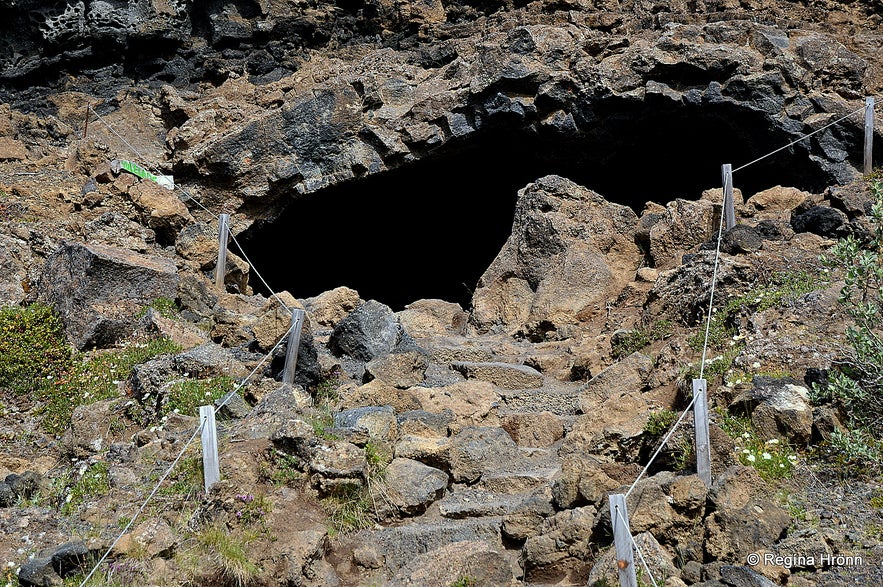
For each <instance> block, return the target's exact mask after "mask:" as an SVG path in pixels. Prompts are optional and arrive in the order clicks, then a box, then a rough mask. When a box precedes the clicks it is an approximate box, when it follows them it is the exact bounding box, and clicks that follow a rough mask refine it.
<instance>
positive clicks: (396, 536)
mask: <svg viewBox="0 0 883 587" xmlns="http://www.w3.org/2000/svg"><path fill="white" fill-rule="evenodd" d="M502 523H503V518H502V517H499V516H490V517H482V518H470V519H465V520H448V519H441V520H432V521H420V522H412V523H409V524H407V525H404V526H396V527H393V528H382V529H378V530H364V531H362V532H359V533H358V534H357V535H355V536H354V541H353V542H354V543H355V544H361V545H366V546H368V545H370V548H373V549H375V550H376V552H377V553H378V555H380V556H382V558H383V566H384V567H385V569H386V570H387V571H395V570H397V569H399V568H401V567H403V566H405V564H406V563H408V562H409V561H411V560H413V559H414V558H416V557H417V556H419V555H421V554H424V553H426V552H429V551H431V550H435V549H437V548H441V547H442V546H446V545H448V544H453V543H454V542H461V541H464V540H480V541H482V542H486V543H487V544H488V545H490V546H491V547H492V548H494V549H497V550H499V551H501V552H502V551H503V550H504V548H503V541H502V537H501V534H500V526H501V525H502Z"/></svg>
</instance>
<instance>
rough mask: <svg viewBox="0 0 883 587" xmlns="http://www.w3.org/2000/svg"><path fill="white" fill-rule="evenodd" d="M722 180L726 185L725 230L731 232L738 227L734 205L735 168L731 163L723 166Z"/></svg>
mask: <svg viewBox="0 0 883 587" xmlns="http://www.w3.org/2000/svg"><path fill="white" fill-rule="evenodd" d="M721 178H722V179H723V184H724V209H723V212H722V214H723V215H724V219H725V220H726V225H725V228H726V229H727V230H730V229H731V228H733V227H734V226H736V207H735V205H734V203H733V166H732V165H731V164H730V163H724V164H723V165H721Z"/></svg>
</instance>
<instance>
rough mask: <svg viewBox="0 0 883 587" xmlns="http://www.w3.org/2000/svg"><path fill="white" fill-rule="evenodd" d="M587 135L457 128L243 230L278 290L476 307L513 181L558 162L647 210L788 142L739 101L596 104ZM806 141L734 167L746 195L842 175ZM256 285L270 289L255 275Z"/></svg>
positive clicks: (506, 216)
mask: <svg viewBox="0 0 883 587" xmlns="http://www.w3.org/2000/svg"><path fill="white" fill-rule="evenodd" d="M580 126H581V127H583V128H588V129H589V130H587V131H584V132H583V133H582V134H581V135H580V136H579V137H563V138H562V136H561V135H560V134H554V135H553V134H552V133H546V132H543V131H539V132H537V131H534V130H525V129H523V128H522V129H511V128H510V129H506V128H504V127H502V126H497V127H494V128H487V129H482V130H481V131H480V132H476V133H475V134H474V135H473V136H472V137H470V138H468V139H467V140H462V141H449V143H448V144H446V145H445V147H444V148H442V149H439V150H438V151H437V152H435V153H432V154H431V155H428V156H425V157H424V158H422V159H420V160H418V161H416V162H413V163H409V164H407V165H404V166H402V167H399V168H396V169H393V170H391V171H387V172H382V173H379V174H376V175H372V176H367V177H364V178H360V179H357V180H352V181H349V182H346V183H343V184H338V185H336V186H332V187H329V188H325V189H323V190H321V191H319V192H316V193H313V194H309V195H304V196H297V197H296V198H294V199H292V200H291V201H290V203H288V204H287V206H286V208H285V209H284V210H283V211H282V212H281V214H280V215H279V216H278V217H277V218H275V219H273V220H270V221H257V222H255V224H254V225H253V226H252V227H251V228H249V229H248V230H247V231H245V232H244V233H243V234H242V235H241V239H242V242H243V246H244V248H245V249H246V250H247V251H248V253H249V255H250V256H251V258H252V259H253V260H254V261H255V262H256V263H257V266H258V268H259V271H260V272H261V274H262V275H263V277H264V278H265V279H266V281H267V283H268V284H269V285H270V287H272V288H273V290H274V291H281V290H287V291H289V292H290V293H291V294H292V295H294V296H295V297H297V298H307V297H312V296H316V295H318V294H319V293H322V292H324V291H327V290H330V289H333V288H335V287H339V286H347V287H350V288H353V289H355V290H357V291H358V292H359V294H360V296H361V297H362V299H375V300H378V301H380V302H383V303H384V304H387V305H388V306H390V307H391V308H392V309H393V310H396V311H398V310H401V309H403V308H404V307H405V306H406V305H407V304H409V303H411V302H414V301H416V300H419V299H429V298H436V299H442V300H445V301H448V302H455V303H458V304H460V306H462V307H463V308H464V309H466V310H469V309H470V307H471V298H472V292H473V289H474V288H475V286H476V283H477V282H478V279H479V277H480V276H481V275H482V274H483V273H484V271H485V270H486V269H487V267H488V266H489V265H490V263H491V262H492V261H493V259H494V258H495V257H496V255H497V254H498V253H499V251H500V249H501V248H502V246H503V244H504V243H505V242H506V239H507V238H508V237H509V234H510V232H511V229H512V220H513V214H514V208H515V202H516V198H517V192H518V190H520V189H521V188H523V187H524V186H525V185H527V184H528V183H530V182H532V181H535V180H536V179H538V178H540V177H543V176H545V175H550V174H556V175H561V176H563V177H566V178H568V179H570V180H572V181H574V182H576V183H578V184H580V185H583V186H586V187H588V188H590V189H592V190H594V191H596V192H598V193H599V194H601V195H602V196H604V197H605V198H606V199H607V200H609V201H612V202H616V203H619V204H623V205H626V206H630V207H631V208H632V209H633V210H634V211H635V212H636V213H637V214H638V215H640V214H641V211H642V210H643V208H644V206H645V204H646V203H647V202H648V201H653V202H657V203H659V204H663V205H664V204H666V203H667V202H669V201H671V200H673V199H675V198H685V199H698V198H699V197H700V195H701V193H702V191H703V190H706V189H709V188H715V187H720V185H721V165H722V164H724V163H731V164H732V165H733V166H734V168H735V167H737V166H738V165H740V164H744V163H745V162H747V161H752V160H754V159H756V158H757V157H759V156H760V155H763V154H764V153H769V152H770V151H772V150H774V149H776V148H779V147H780V146H781V145H783V144H787V143H788V142H790V140H791V137H790V135H788V134H786V133H785V132H784V131H782V130H781V129H779V130H777V129H772V130H771V129H770V127H769V121H768V120H766V119H764V118H763V117H762V116H761V115H759V114H757V113H753V112H750V111H747V110H740V109H738V108H737V107H735V106H732V107H731V106H730V105H726V104H724V105H721V106H719V107H716V108H712V107H709V106H704V107H702V108H698V107H697V108H695V109H689V108H686V107H684V106H680V107H679V108H672V107H669V108H665V107H648V105H647V104H643V105H639V106H635V107H623V106H622V105H619V106H618V107H617V108H615V109H614V108H611V109H610V111H608V112H605V111H603V110H602V109H600V108H599V109H596V111H595V112H594V118H593V120H592V121H591V122H589V123H585V122H582V123H581V124H580ZM807 148H809V145H808V141H805V142H802V143H800V144H798V145H795V146H794V147H792V148H790V149H789V150H787V151H783V152H782V153H779V154H778V155H776V156H775V157H770V158H768V159H765V160H763V161H761V162H758V163H757V164H754V165H752V166H750V167H748V168H746V169H745V170H743V171H740V172H739V173H738V174H736V175H735V176H734V184H735V187H736V188H740V189H741V190H742V192H743V194H744V195H745V197H748V196H750V195H752V194H753V193H756V192H758V191H761V190H763V189H767V188H770V187H773V186H776V185H783V186H792V187H797V188H800V189H803V190H806V191H811V192H819V191H821V190H822V189H824V188H825V187H827V186H828V185H830V184H831V183H832V182H833V178H831V177H830V176H829V175H828V174H827V173H826V172H825V171H824V170H823V169H822V168H821V166H819V165H818V164H817V163H814V162H813V161H812V160H811V159H810V158H809V157H808V156H807V155H808V153H807ZM251 286H252V288H253V289H254V291H256V292H259V293H262V294H264V295H269V293H270V292H269V291H267V289H266V287H264V285H263V284H262V283H260V281H259V280H258V279H256V278H254V277H253V278H252V280H251Z"/></svg>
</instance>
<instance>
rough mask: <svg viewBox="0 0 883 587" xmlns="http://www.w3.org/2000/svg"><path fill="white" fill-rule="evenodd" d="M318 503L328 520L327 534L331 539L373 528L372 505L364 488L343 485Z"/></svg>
mask: <svg viewBox="0 0 883 587" xmlns="http://www.w3.org/2000/svg"><path fill="white" fill-rule="evenodd" d="M320 503H321V504H322V509H323V510H325V514H326V515H327V516H328V518H329V521H330V527H329V528H328V534H329V536H331V537H332V538H334V537H336V536H339V535H342V534H349V533H351V532H356V531H358V530H364V529H366V528H371V527H372V526H374V522H375V519H376V518H375V516H374V508H373V503H372V501H371V496H370V494H369V492H368V489H367V488H366V487H363V486H358V485H345V486H343V487H341V488H338V489H335V490H334V491H332V492H331V493H329V494H328V495H327V496H326V497H324V498H322V500H321V502H320Z"/></svg>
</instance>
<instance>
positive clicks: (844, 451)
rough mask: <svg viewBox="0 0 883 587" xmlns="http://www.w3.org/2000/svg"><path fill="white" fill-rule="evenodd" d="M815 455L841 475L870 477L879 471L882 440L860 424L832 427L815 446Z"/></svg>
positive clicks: (882, 453) (846, 476) (842, 476)
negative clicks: (829, 435) (826, 438)
mask: <svg viewBox="0 0 883 587" xmlns="http://www.w3.org/2000/svg"><path fill="white" fill-rule="evenodd" d="M815 456H817V457H819V458H821V459H822V460H824V461H825V462H826V463H827V464H828V468H829V470H833V471H834V472H836V473H837V475H839V476H840V477H841V478H844V479H849V478H873V477H875V476H877V475H879V473H880V468H881V461H883V442H880V441H879V440H877V439H876V438H874V437H873V436H871V434H870V433H869V432H868V431H867V430H865V429H863V428H853V429H845V430H835V431H834V432H833V433H832V434H831V438H830V439H829V440H828V441H827V442H824V443H822V444H821V445H820V446H818V447H817V448H816V451H815ZM832 465H833V466H832Z"/></svg>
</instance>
